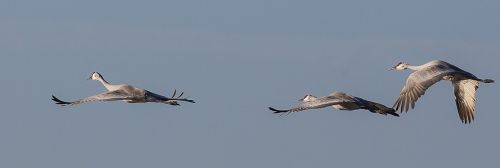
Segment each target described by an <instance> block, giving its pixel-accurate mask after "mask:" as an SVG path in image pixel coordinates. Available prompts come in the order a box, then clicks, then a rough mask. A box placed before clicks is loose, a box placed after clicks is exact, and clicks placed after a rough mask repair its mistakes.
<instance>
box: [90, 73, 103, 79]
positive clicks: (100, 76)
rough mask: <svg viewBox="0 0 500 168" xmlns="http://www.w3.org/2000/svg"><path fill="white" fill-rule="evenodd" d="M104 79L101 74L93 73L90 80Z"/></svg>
mask: <svg viewBox="0 0 500 168" xmlns="http://www.w3.org/2000/svg"><path fill="white" fill-rule="evenodd" d="M99 79H102V75H101V74H99V72H92V75H91V76H90V77H89V80H99Z"/></svg>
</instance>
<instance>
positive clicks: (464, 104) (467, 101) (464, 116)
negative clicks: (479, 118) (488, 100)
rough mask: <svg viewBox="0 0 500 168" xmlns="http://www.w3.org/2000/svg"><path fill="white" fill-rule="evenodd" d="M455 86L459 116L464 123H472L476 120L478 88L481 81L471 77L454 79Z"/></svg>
mask: <svg viewBox="0 0 500 168" xmlns="http://www.w3.org/2000/svg"><path fill="white" fill-rule="evenodd" d="M453 86H454V88H455V89H454V90H455V103H456V105H457V110H458V116H459V117H460V120H462V122H463V123H465V124H468V123H471V122H472V121H473V120H474V112H475V110H476V90H477V88H478V87H479V82H478V81H476V80H471V79H467V80H459V81H454V82H453Z"/></svg>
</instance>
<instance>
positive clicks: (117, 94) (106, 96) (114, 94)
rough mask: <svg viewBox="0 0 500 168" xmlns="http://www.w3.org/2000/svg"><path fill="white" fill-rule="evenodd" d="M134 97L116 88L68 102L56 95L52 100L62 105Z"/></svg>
mask: <svg viewBox="0 0 500 168" xmlns="http://www.w3.org/2000/svg"><path fill="white" fill-rule="evenodd" d="M131 98H132V97H131V96H130V95H129V94H128V93H127V92H125V91H123V90H115V91H110V92H104V93H100V94H97V95H94V96H90V97H86V98H83V99H80V100H76V101H72V102H66V101H62V100H60V99H58V98H57V97H55V96H52V100H53V101H55V102H56V104H60V105H63V106H64V105H77V104H82V103H87V102H91V101H115V100H129V99H131Z"/></svg>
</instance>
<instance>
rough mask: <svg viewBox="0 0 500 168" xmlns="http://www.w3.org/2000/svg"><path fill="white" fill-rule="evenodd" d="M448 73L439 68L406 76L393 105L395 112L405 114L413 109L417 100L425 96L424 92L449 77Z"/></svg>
mask: <svg viewBox="0 0 500 168" xmlns="http://www.w3.org/2000/svg"><path fill="white" fill-rule="evenodd" d="M449 74H450V71H448V70H442V69H439V68H429V69H427V70H421V71H415V72H413V73H412V74H410V75H409V76H408V79H407V80H406V84H405V86H404V87H403V89H402V90H401V93H400V95H399V97H398V99H397V100H396V102H395V103H394V105H393V108H394V109H396V111H398V110H400V112H403V111H405V112H407V111H408V110H409V109H410V107H411V108H412V109H413V108H415V103H416V102H417V100H418V98H419V97H421V96H422V95H424V94H425V91H426V90H427V89H428V88H429V87H431V86H432V85H434V84H435V83H436V82H438V81H440V80H441V79H443V77H444V76H446V75H449Z"/></svg>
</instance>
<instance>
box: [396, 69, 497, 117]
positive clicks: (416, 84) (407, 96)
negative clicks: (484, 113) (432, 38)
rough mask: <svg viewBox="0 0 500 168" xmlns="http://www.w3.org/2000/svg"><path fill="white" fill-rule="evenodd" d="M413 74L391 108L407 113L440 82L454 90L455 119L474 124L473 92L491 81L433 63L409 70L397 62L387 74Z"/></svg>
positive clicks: (474, 100) (474, 94)
mask: <svg viewBox="0 0 500 168" xmlns="http://www.w3.org/2000/svg"><path fill="white" fill-rule="evenodd" d="M406 69H410V70H413V71H414V72H413V73H411V74H410V75H409V76H408V79H406V84H405V86H404V87H403V89H402V90H401V93H400V95H399V97H398V99H397V100H396V102H395V103H394V106H393V108H395V109H396V111H397V110H400V112H403V111H405V112H407V111H408V110H409V109H410V107H411V108H412V109H413V108H415V102H417V99H418V98H419V97H420V96H422V95H424V94H425V91H426V90H427V89H428V88H429V87H430V86H432V85H433V84H435V83H436V82H439V81H441V80H449V81H451V83H452V84H453V87H454V88H455V103H456V105H457V109H458V115H459V116H460V120H462V123H465V124H467V123H470V122H472V121H473V120H474V112H475V109H476V107H475V106H476V105H475V102H476V90H477V88H478V87H479V82H483V83H494V82H495V81H494V80H492V79H480V78H478V77H476V76H474V75H473V74H471V73H469V72H467V71H464V70H462V69H460V68H458V67H456V66H454V65H452V64H450V63H447V62H444V61H441V60H434V61H430V62H428V63H425V64H423V65H420V66H412V65H410V64H408V63H403V62H400V63H398V64H396V65H395V66H394V67H392V68H391V69H390V70H406Z"/></svg>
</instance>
